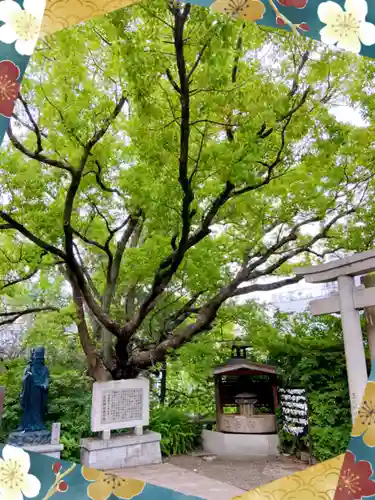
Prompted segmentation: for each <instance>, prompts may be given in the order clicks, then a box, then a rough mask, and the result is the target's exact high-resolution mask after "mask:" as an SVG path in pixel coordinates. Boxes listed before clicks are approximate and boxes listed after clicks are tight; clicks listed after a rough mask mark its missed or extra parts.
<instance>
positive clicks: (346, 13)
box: [318, 0, 375, 54]
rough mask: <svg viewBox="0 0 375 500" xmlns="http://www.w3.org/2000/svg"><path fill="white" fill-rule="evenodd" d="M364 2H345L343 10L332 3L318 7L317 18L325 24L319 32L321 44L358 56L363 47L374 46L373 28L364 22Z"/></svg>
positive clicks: (354, 0) (351, 0)
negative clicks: (334, 46)
mask: <svg viewBox="0 0 375 500" xmlns="http://www.w3.org/2000/svg"><path fill="white" fill-rule="evenodd" d="M367 12H368V6H367V2H366V0H346V2H345V10H343V9H342V8H341V6H340V5H339V4H338V3H336V2H332V1H328V2H323V3H321V4H320V5H319V7H318V16H319V19H320V20H321V21H322V23H324V24H326V25H327V26H325V27H324V28H323V29H322V30H321V31H320V37H321V40H322V42H324V43H327V44H328V45H336V44H337V47H338V48H340V49H344V50H348V51H350V52H354V53H356V54H358V53H359V52H360V51H361V43H362V44H363V45H374V44H375V26H374V25H373V24H372V23H368V22H366V16H367Z"/></svg>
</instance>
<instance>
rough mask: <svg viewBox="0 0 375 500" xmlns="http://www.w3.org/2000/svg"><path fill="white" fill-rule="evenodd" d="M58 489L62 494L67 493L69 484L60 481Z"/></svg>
mask: <svg viewBox="0 0 375 500" xmlns="http://www.w3.org/2000/svg"><path fill="white" fill-rule="evenodd" d="M57 488H58V491H59V492H60V493H65V492H66V491H68V483H66V482H65V481H60V482H59V484H58V486H57Z"/></svg>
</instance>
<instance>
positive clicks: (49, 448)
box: [23, 443, 64, 458]
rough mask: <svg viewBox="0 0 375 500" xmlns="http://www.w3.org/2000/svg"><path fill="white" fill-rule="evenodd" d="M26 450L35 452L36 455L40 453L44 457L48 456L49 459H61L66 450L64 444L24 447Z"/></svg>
mask: <svg viewBox="0 0 375 500" xmlns="http://www.w3.org/2000/svg"><path fill="white" fill-rule="evenodd" d="M23 449H24V450H27V451H33V452H34V453H40V454H42V455H47V457H53V458H60V455H61V452H62V451H63V449H64V445H63V444H51V443H49V444H36V445H28V446H23Z"/></svg>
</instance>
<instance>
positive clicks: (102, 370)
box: [69, 277, 112, 382]
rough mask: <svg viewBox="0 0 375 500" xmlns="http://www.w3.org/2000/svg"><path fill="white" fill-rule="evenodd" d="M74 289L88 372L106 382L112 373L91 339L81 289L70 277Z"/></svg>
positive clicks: (78, 323)
mask: <svg viewBox="0 0 375 500" xmlns="http://www.w3.org/2000/svg"><path fill="white" fill-rule="evenodd" d="M69 281H70V284H71V287H72V291H73V301H74V304H75V307H76V314H77V320H76V324H77V328H78V334H79V338H80V341H81V346H82V349H83V352H84V353H85V356H86V361H87V367H88V373H89V375H90V377H92V378H93V379H94V380H96V381H97V382H105V381H107V380H111V378H112V377H111V374H110V373H109V371H108V370H107V369H106V367H105V365H104V364H103V361H102V360H101V359H100V357H99V355H98V353H97V351H96V349H95V346H94V344H93V343H92V341H91V339H90V334H89V331H88V328H87V323H86V318H85V310H84V305H83V300H82V297H81V293H80V290H79V288H78V285H77V283H76V281H75V279H74V278H71V277H70V279H69Z"/></svg>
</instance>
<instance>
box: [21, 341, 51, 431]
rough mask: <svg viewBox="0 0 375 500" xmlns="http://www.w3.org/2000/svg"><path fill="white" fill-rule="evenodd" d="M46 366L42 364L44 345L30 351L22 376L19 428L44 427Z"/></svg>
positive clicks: (27, 429)
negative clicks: (21, 411) (21, 412)
mask: <svg viewBox="0 0 375 500" xmlns="http://www.w3.org/2000/svg"><path fill="white" fill-rule="evenodd" d="M47 394H48V368H47V367H46V366H45V364H44V347H36V348H35V349H33V350H32V352H31V360H30V361H29V362H28V364H27V367H26V368H25V371H24V374H23V377H22V393H21V406H22V410H23V415H22V419H21V425H20V427H19V430H21V431H41V430H44V429H45V425H44V415H45V412H46V409H47Z"/></svg>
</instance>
